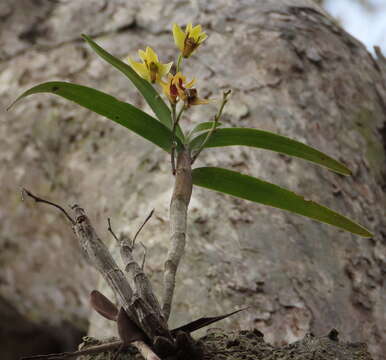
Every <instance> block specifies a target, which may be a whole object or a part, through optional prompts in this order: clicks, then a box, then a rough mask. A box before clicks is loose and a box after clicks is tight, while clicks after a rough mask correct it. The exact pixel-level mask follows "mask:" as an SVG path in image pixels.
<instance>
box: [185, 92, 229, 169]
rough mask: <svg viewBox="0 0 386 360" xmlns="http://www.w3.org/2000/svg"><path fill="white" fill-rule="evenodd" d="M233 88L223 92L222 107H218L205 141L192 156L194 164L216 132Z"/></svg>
mask: <svg viewBox="0 0 386 360" xmlns="http://www.w3.org/2000/svg"><path fill="white" fill-rule="evenodd" d="M231 92H232V91H231V90H227V91H224V92H223V97H222V102H221V106H220V108H219V109H218V111H217V114H216V116H215V117H214V121H213V126H212V128H211V129H210V130H209V131H208V133H207V135H206V137H205V139H204V141H203V142H202V143H201V145H200V147H199V149H198V150H197V152H196V153H195V154H194V156H193V157H192V164H193V163H194V162H195V161H196V159H197V158H198V156H199V155H200V153H201V151H202V150H203V149H204V148H205V145H206V144H207V142H208V141H209V139H210V137H211V136H212V135H213V133H214V132H215V130H216V127H217V124H218V122H219V121H220V119H221V116H222V112H223V110H224V106H225V104H226V103H227V102H228V99H229V95H230V94H231Z"/></svg>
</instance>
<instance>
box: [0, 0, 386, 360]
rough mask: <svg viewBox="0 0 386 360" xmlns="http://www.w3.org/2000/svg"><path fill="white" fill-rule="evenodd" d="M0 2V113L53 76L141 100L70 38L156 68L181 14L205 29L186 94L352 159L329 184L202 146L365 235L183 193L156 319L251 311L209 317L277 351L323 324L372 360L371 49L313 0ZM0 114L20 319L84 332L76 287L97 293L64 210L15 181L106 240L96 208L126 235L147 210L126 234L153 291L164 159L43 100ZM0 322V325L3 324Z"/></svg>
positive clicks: (378, 65)
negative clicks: (169, 293)
mask: <svg viewBox="0 0 386 360" xmlns="http://www.w3.org/2000/svg"><path fill="white" fill-rule="evenodd" d="M3 3H4V4H3ZM3 3H2V5H1V6H0V16H1V17H2V18H4V19H5V20H4V22H3V23H2V24H0V42H1V50H0V56H1V58H2V63H1V64H0V93H1V100H0V101H1V102H2V104H3V105H4V106H3V107H5V106H6V105H8V104H9V103H10V102H11V101H12V100H13V99H14V98H15V97H16V96H17V95H18V94H19V93H20V92H21V91H22V90H24V89H25V88H28V87H30V86H32V85H33V84H36V83H38V82H42V81H49V80H57V79H61V80H65V81H73V82H76V83H81V84H83V85H88V86H93V87H97V88H99V89H100V90H102V91H105V92H108V93H110V94H112V95H115V96H117V97H118V98H120V99H122V100H125V101H128V102H131V103H133V104H135V105H137V106H140V105H144V104H143V100H142V99H141V98H140V96H139V95H138V94H137V93H136V92H135V91H134V89H133V88H132V87H131V85H130V84H129V83H128V81H127V80H126V79H125V78H124V77H123V76H122V75H121V74H120V73H118V72H117V71H116V70H114V69H112V68H111V67H110V66H109V65H108V64H106V63H103V62H102V60H101V59H99V58H98V57H97V55H95V54H94V53H92V51H91V50H90V49H89V48H87V46H86V45H85V44H84V43H82V42H80V41H79V35H80V33H81V32H84V33H87V34H89V35H91V36H93V37H94V38H95V39H96V41H97V42H99V43H100V44H101V45H102V46H103V47H105V48H106V49H107V50H109V51H110V52H111V53H113V54H115V55H117V56H120V57H124V56H126V55H127V54H128V53H130V55H131V56H135V53H136V51H137V49H139V48H142V49H144V48H145V47H146V46H151V47H153V48H155V49H156V50H157V51H158V52H159V54H161V60H162V61H163V62H166V61H171V60H172V59H173V57H174V56H175V54H176V49H175V48H174V44H173V40H172V36H171V33H170V32H169V30H170V29H171V25H172V24H173V23H174V22H177V23H180V24H186V23H187V22H190V21H191V22H193V24H197V23H200V24H202V26H203V27H204V29H205V30H206V31H207V32H208V34H209V38H208V40H207V41H206V42H205V45H203V46H202V47H201V48H200V49H199V51H197V54H196V55H195V56H193V57H192V58H191V59H189V62H188V64H189V66H191V68H189V71H188V78H189V79H190V78H191V77H193V76H194V77H196V78H197V87H198V89H199V91H200V94H201V96H204V95H208V96H209V97H211V98H220V96H221V89H228V88H231V89H233V91H234V93H233V96H232V98H231V100H230V102H229V103H228V105H227V107H226V108H225V117H224V120H223V122H224V123H225V125H226V126H240V127H244V126H245V127H255V128H260V129H265V130H269V131H274V132H277V133H280V134H282V135H285V136H289V137H292V138H295V139H297V140H300V141H303V142H305V143H307V144H309V145H311V146H314V147H316V148H318V149H320V150H321V151H324V152H327V153H328V154H329V155H331V156H333V157H336V158H338V159H340V160H341V161H343V162H344V163H346V164H347V165H348V166H349V167H350V168H351V169H352V171H353V176H352V177H342V176H339V175H336V174H334V173H331V172H329V171H327V170H325V169H320V168H318V167H316V166H314V165H311V164H309V163H306V162H304V161H301V160H298V159H290V158H287V157H286V156H282V155H278V154H275V153H270V152H268V151H263V150H261V151H259V150H255V149H246V148H225V149H217V150H204V151H203V153H202V154H203V156H202V158H201V159H202V160H201V161H202V164H206V165H211V166H222V167H227V168H230V169H234V170H237V171H241V172H243V173H247V174H250V175H253V176H256V177H259V178H261V179H264V180H266V181H270V182H273V183H276V184H278V185H280V186H283V187H285V188H288V189H291V190H293V191H295V192H297V193H300V194H302V195H303V196H304V197H306V198H309V199H312V200H315V201H318V202H320V203H322V204H325V205H326V206H328V207H331V208H332V209H335V210H337V211H339V212H341V213H343V214H345V215H347V216H348V217H351V218H353V219H356V220H357V221H359V222H360V223H362V224H363V225H365V226H367V227H368V228H369V229H370V230H371V231H372V232H373V233H374V234H375V237H374V238H372V239H362V238H359V237H357V236H354V235H350V234H348V233H344V232H341V231H339V230H337V229H335V228H333V227H330V226H328V225H323V224H319V223H316V222H313V221H311V220H308V219H305V218H302V217H299V216H296V215H291V214H289V213H286V212H283V211H280V210H277V209H272V208H269V207H263V206H259V205H256V204H251V203H248V202H245V201H242V200H238V199H234V198H231V197H228V196H224V195H220V194H217V193H212V192H209V191H206V190H204V189H200V188H194V189H193V195H192V200H191V205H190V210H189V214H188V216H189V221H188V237H187V242H186V252H185V256H184V257H183V259H182V263H181V266H180V269H179V274H177V286H176V295H175V299H174V306H173V308H172V314H171V319H170V325H171V327H173V326H178V325H181V324H182V323H185V322H188V321H190V320H192V319H195V318H197V317H200V316H205V315H207V316H211V315H217V314H222V313H226V312H229V311H232V310H234V309H236V308H239V307H244V306H250V309H249V310H248V311H246V312H244V313H242V314H241V315H238V316H237V317H235V318H231V319H230V320H226V321H224V323H222V324H221V325H219V326H223V327H224V328H227V329H229V330H235V329H239V328H252V327H256V328H257V329H259V330H260V331H261V332H263V333H264V335H265V340H266V341H268V342H269V343H272V344H275V345H283V344H287V343H290V342H293V341H295V340H299V339H301V338H303V337H304V336H305V334H307V333H309V332H313V333H315V334H316V335H323V334H326V333H328V331H330V329H331V328H337V329H339V331H340V333H341V338H342V339H343V340H346V341H353V342H357V341H365V342H367V343H368V346H369V351H370V352H371V354H372V355H373V358H374V359H381V358H382V355H383V354H384V353H385V351H386V335H385V334H386V333H385V331H384V329H385V326H386V319H385V301H386V291H385V284H384V275H385V274H384V269H385V238H386V220H385V216H384V209H385V194H384V189H385V174H386V165H385V164H386V162H385V158H386V156H385V148H384V146H385V110H386V62H385V60H384V59H378V60H374V58H373V57H372V56H371V55H370V54H369V53H368V52H367V51H366V49H365V47H364V46H363V45H362V44H360V43H359V42H358V41H357V40H356V39H354V38H353V37H351V36H350V35H349V34H347V33H346V32H345V31H343V30H342V29H341V28H340V27H339V26H338V25H337V24H336V22H335V21H334V20H333V19H332V18H330V17H329V16H328V15H327V14H326V13H324V12H323V10H322V9H321V8H319V7H318V6H317V5H315V3H314V2H312V1H311V0H303V1H301V0H264V1H263V0H259V1H253V0H242V1H235V2H227V1H225V0H221V1H220V0H219V1H216V2H206V1H198V2H196V1H191V2H188V1H184V2H182V1H179V0H174V1H170V0H169V1H166V0H163V1H160V0H158V1H155V0H154V1H151V0H146V1H136V2H134V1H132V2H121V1H111V2H108V1H106V0H93V1H91V0H90V1H89V2H87V1H85V2H83V1H67V2H42V3H41V2H30V1H21V0H19V1H11V0H7V1H3ZM214 113H215V105H213V106H202V107H195V108H194V109H192V111H191V112H190V113H189V118H183V119H182V120H181V121H182V125H183V126H184V127H186V126H192V125H193V124H195V123H197V122H198V121H209V120H210V119H211V118H212V116H213V114H214ZM5 116H6V121H2V122H1V123H0V131H1V134H2V136H1V138H2V142H1V143H0V149H1V151H0V154H1V155H0V156H1V163H2V166H1V170H0V171H1V177H2V184H3V191H2V192H1V193H0V201H1V203H2V204H3V206H2V209H1V210H2V211H1V212H0V219H1V224H2V226H1V233H0V246H1V267H2V272H1V273H2V275H1V283H0V299H1V300H2V301H3V300H4V301H5V302H6V303H13V304H14V306H15V307H16V310H17V311H18V313H19V314H21V316H22V317H24V318H25V319H26V322H27V320H28V322H29V321H34V322H35V323H37V324H42V323H46V322H48V323H49V324H51V325H56V326H59V327H60V324H62V323H63V322H70V323H71V324H72V326H74V327H80V328H84V327H85V325H84V324H85V323H84V322H85V319H86V318H87V317H88V314H89V310H90V309H89V307H88V303H87V301H88V300H87V296H88V293H89V292H90V291H91V290H92V289H93V288H95V287H96V286H97V285H96V274H95V273H94V272H92V271H91V270H90V269H89V267H88V266H87V265H85V263H84V262H83V260H82V259H81V257H80V252H79V249H78V244H77V243H76V242H75V239H74V236H73V234H71V232H70V231H69V226H68V224H67V223H66V222H65V219H63V218H62V216H61V215H60V214H59V213H57V212H56V211H55V210H53V209H50V208H46V207H44V205H41V206H35V205H34V206H32V205H31V206H26V204H25V203H21V202H20V200H19V195H18V189H19V187H21V186H25V187H26V188H28V189H30V190H33V191H34V192H35V193H37V194H39V195H41V196H44V197H46V198H47V197H48V198H50V199H52V200H55V201H57V202H60V203H62V204H63V205H66V204H72V203H75V202H76V203H78V204H80V205H81V206H82V207H83V208H85V209H87V211H88V213H89V216H90V218H91V219H92V220H93V222H94V223H95V224H96V225H97V228H98V231H99V235H100V237H101V239H103V240H104V241H105V242H106V243H107V242H109V241H110V236H109V235H108V232H107V217H111V218H112V224H113V227H114V228H115V229H114V230H115V232H117V233H119V232H130V233H131V234H133V233H134V232H135V231H136V229H137V227H138V226H139V225H140V224H141V223H142V221H143V219H144V218H145V217H146V215H147V214H148V212H149V210H150V209H151V208H155V209H156V216H155V218H154V219H153V220H152V221H151V222H150V224H148V225H147V226H146V228H145V229H144V230H143V232H142V233H141V239H140V241H142V242H143V243H144V244H145V245H146V247H147V249H148V251H147V258H146V265H145V266H146V267H145V269H146V271H147V273H148V274H149V275H150V277H151V279H152V281H153V282H154V284H155V288H156V290H157V293H158V294H161V293H162V291H161V287H160V284H161V281H162V271H163V262H164V260H165V257H166V254H167V247H168V241H169V239H168V238H169V235H168V205H169V198H170V195H171V189H172V186H173V179H172V176H171V175H170V164H169V161H168V157H167V155H165V154H163V153H160V152H158V151H155V149H154V147H153V145H151V144H149V143H145V142H144V141H143V140H142V139H141V138H139V137H137V136H135V135H132V134H130V133H128V132H127V131H126V130H125V129H124V128H122V127H120V126H118V125H114V124H112V123H111V122H110V121H107V120H105V119H102V118H101V117H97V116H96V115H94V114H91V113H90V112H89V111H86V110H83V109H80V108H79V107H78V106H77V105H75V104H72V103H67V102H65V101H64V100H62V99H59V98H57V97H51V96H45V95H41V96H40V95H39V96H38V95H37V96H35V97H31V98H29V99H27V100H24V101H23V102H22V103H20V104H19V105H18V106H17V107H15V109H13V110H12V111H11V112H9V113H7V114H6V115H5ZM28 205H29V204H28ZM114 251H116V252H118V249H115V250H114ZM138 251H141V249H139V250H138ZM138 255H141V254H140V253H139V254H138ZM100 286H101V287H105V286H106V285H105V284H104V283H102V282H101V283H100ZM103 292H104V293H105V294H106V293H107V291H105V290H103ZM5 308H6V307H5ZM0 310H1V309H0ZM18 316H19V315H18ZM4 318H5V314H4V313H0V319H4ZM91 319H92V321H91V325H92V326H91V329H90V332H91V334H92V335H97V336H98V337H101V336H108V335H109V332H108V331H107V330H106V326H105V324H104V323H102V322H101V319H100V318H99V317H98V315H94V314H93V315H92V316H91ZM1 323H2V324H3V325H1V327H2V328H1V331H3V332H7V328H4V326H6V325H4V322H3V321H1ZM20 326H22V325H20Z"/></svg>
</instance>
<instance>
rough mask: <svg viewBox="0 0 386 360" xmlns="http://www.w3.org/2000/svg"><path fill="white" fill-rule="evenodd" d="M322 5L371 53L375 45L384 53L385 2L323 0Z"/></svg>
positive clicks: (385, 39)
mask: <svg viewBox="0 0 386 360" xmlns="http://www.w3.org/2000/svg"><path fill="white" fill-rule="evenodd" d="M321 3H322V5H323V6H324V8H325V9H326V10H327V11H328V12H329V13H330V14H331V15H333V16H334V17H335V18H336V19H337V20H338V21H339V23H340V24H341V25H342V26H343V27H344V29H345V30H346V31H348V32H349V33H350V34H352V35H353V36H355V37H356V38H357V39H359V40H360V41H361V42H362V43H364V44H365V45H366V46H367V48H368V49H369V51H370V52H373V47H374V46H375V45H377V46H380V47H381V48H382V50H383V51H384V50H385V49H386V1H385V0H323V1H322V2H321Z"/></svg>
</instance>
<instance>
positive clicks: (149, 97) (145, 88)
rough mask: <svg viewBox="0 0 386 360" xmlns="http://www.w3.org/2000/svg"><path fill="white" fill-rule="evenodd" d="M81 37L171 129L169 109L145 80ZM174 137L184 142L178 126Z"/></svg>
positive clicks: (127, 66) (92, 42)
mask: <svg viewBox="0 0 386 360" xmlns="http://www.w3.org/2000/svg"><path fill="white" fill-rule="evenodd" d="M82 37H83V39H84V40H85V41H86V42H87V43H88V44H89V45H90V46H91V48H92V49H93V50H94V51H95V52H96V53H97V54H98V55H99V56H100V57H101V58H102V59H104V60H105V61H107V62H108V63H109V64H111V65H113V66H114V67H115V68H116V69H118V70H119V71H121V72H122V73H123V74H125V75H126V77H127V78H128V79H129V80H130V81H131V82H132V83H133V85H134V86H135V87H136V88H137V89H138V91H139V92H140V93H141V94H142V96H143V97H144V98H145V100H146V101H147V103H148V104H149V106H150V107H151V109H152V110H153V111H154V114H155V115H156V116H157V118H158V120H159V121H160V122H161V123H162V124H164V125H165V126H166V127H167V128H169V129H171V128H172V126H173V125H172V118H171V114H170V110H169V107H168V106H167V105H166V104H165V102H164V101H163V100H162V98H161V95H160V94H159V93H158V92H157V91H156V90H155V89H154V88H153V86H152V85H151V84H150V83H149V82H148V81H146V80H145V79H142V78H141V77H140V76H139V75H138V74H137V73H136V72H135V71H134V70H133V68H132V67H131V66H130V65H128V64H125V63H124V62H123V61H121V60H119V59H118V58H116V57H115V56H113V55H111V54H110V53H108V52H107V51H106V50H104V49H103V48H101V47H100V46H99V45H98V44H96V43H95V42H94V41H93V40H92V39H91V38H90V37H88V36H87V35H84V34H82ZM176 135H177V137H178V138H179V139H180V140H181V141H183V140H184V135H183V133H182V131H181V128H180V127H179V126H178V127H177V131H176Z"/></svg>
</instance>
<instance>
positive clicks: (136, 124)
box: [9, 81, 172, 151]
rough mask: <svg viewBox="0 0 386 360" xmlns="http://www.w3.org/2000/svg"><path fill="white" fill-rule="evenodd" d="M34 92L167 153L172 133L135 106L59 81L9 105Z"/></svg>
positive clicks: (44, 85)
mask: <svg viewBox="0 0 386 360" xmlns="http://www.w3.org/2000/svg"><path fill="white" fill-rule="evenodd" d="M36 93H52V94H55V95H59V96H62V97H64V98H65V99H68V100H71V101H74V102H75V103H77V104H79V105H81V106H83V107H85V108H87V109H90V110H92V111H94V112H96V113H97V114H100V115H103V116H105V117H107V118H109V119H111V120H113V121H115V122H116V123H118V124H121V125H123V126H124V127H126V128H128V129H129V130H131V131H134V132H135V133H137V134H138V135H140V136H142V137H144V138H145V139H147V140H149V141H151V142H152V143H153V144H155V145H158V146H159V147H160V148H161V149H163V150H165V151H170V148H171V139H172V133H171V131H170V130H169V129H168V128H167V127H166V126H164V125H163V124H161V123H160V122H159V121H158V120H156V119H155V118H153V117H152V116H150V115H148V114H146V113H145V112H143V111H142V110H140V109H138V108H136V107H135V106H133V105H130V104H127V103H125V102H122V101H119V100H118V99H116V98H115V97H113V96H111V95H108V94H105V93H103V92H101V91H98V90H95V89H93V88H89V87H86V86H82V85H76V84H71V83H67V82H60V81H53V82H47V83H43V84H40V85H37V86H34V87H32V88H31V89H29V90H27V91H26V92H24V93H23V94H21V95H20V96H19V97H18V98H17V99H16V100H15V101H14V102H13V104H12V105H11V106H13V105H14V104H15V103H16V102H17V101H19V100H20V99H22V98H24V97H26V96H28V95H31V94H36ZM11 106H10V107H11ZM10 107H9V108H10Z"/></svg>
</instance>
